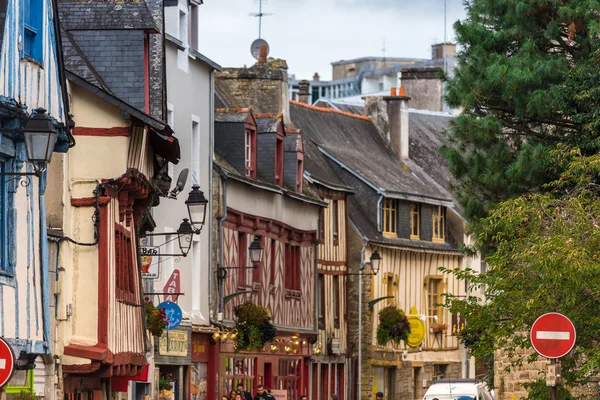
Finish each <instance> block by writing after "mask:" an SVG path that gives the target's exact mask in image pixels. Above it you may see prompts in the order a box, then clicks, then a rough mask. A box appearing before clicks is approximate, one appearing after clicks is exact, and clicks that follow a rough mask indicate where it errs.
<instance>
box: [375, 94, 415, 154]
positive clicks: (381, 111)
mask: <svg viewBox="0 0 600 400" xmlns="http://www.w3.org/2000/svg"><path fill="white" fill-rule="evenodd" d="M364 99H365V113H366V114H367V115H368V116H369V117H371V119H372V121H373V123H374V124H375V125H376V126H377V128H379V131H380V132H381V133H382V134H383V135H384V139H385V140H386V141H387V142H388V143H389V144H390V147H391V148H392V150H393V151H394V153H396V155H397V156H398V159H399V160H407V159H408V158H409V153H408V148H409V135H408V102H409V100H410V97H408V96H406V89H405V88H404V87H400V88H399V90H396V88H391V89H390V95H389V96H381V97H377V96H370V97H366V98H364Z"/></svg>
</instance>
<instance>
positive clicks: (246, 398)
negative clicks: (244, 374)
mask: <svg viewBox="0 0 600 400" xmlns="http://www.w3.org/2000/svg"><path fill="white" fill-rule="evenodd" d="M237 390H238V392H240V393H241V394H242V400H252V394H251V393H250V392H248V391H246V388H244V384H243V383H242V382H241V381H240V382H238V384H237Z"/></svg>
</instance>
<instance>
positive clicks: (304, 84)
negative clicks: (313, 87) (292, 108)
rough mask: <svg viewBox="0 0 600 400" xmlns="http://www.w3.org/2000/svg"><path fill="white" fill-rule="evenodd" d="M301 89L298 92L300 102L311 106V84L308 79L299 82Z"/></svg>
mask: <svg viewBox="0 0 600 400" xmlns="http://www.w3.org/2000/svg"><path fill="white" fill-rule="evenodd" d="M298 86H299V87H300V89H299V90H298V101H300V102H301V103H304V104H310V82H309V81H307V80H306V79H303V80H301V81H300V82H298Z"/></svg>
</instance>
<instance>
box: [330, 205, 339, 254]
mask: <svg viewBox="0 0 600 400" xmlns="http://www.w3.org/2000/svg"><path fill="white" fill-rule="evenodd" d="M331 214H332V215H331V217H332V224H333V227H332V229H333V244H334V245H337V244H338V201H337V200H333V204H332V207H331Z"/></svg>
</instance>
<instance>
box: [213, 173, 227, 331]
mask: <svg viewBox="0 0 600 400" xmlns="http://www.w3.org/2000/svg"><path fill="white" fill-rule="evenodd" d="M219 170H220V175H221V177H222V178H223V217H221V219H219V224H218V225H217V234H218V235H219V264H222V263H223V234H222V231H223V222H225V219H226V218H227V178H228V177H227V174H226V173H224V171H223V170H222V169H221V168H219ZM211 275H212V271H211ZM218 282H219V309H218V311H217V321H218V323H219V324H223V313H224V310H225V302H224V300H225V299H224V297H223V295H224V293H223V281H222V280H218Z"/></svg>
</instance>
